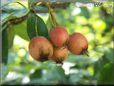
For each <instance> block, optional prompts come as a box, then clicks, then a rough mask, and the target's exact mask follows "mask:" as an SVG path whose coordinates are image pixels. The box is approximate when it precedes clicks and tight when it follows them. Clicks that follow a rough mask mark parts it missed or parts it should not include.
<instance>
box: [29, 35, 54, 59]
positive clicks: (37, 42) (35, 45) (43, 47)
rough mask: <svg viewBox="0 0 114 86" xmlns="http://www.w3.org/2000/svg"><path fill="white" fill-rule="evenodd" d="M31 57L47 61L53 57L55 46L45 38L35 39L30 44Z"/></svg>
mask: <svg viewBox="0 0 114 86" xmlns="http://www.w3.org/2000/svg"><path fill="white" fill-rule="evenodd" d="M29 52H30V55H31V56H32V57H33V58H34V59H36V60H39V61H45V60H47V59H48V58H49V57H51V56H52V55H53V46H52V45H51V43H50V42H49V41H48V40H47V39H46V38H45V37H43V36H39V37H34V38H32V40H31V41H30V44H29Z"/></svg>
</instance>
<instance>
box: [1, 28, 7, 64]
mask: <svg viewBox="0 0 114 86" xmlns="http://www.w3.org/2000/svg"><path fill="white" fill-rule="evenodd" d="M7 60H8V34H7V29H4V30H3V31H2V62H3V63H5V64H6V63H7Z"/></svg>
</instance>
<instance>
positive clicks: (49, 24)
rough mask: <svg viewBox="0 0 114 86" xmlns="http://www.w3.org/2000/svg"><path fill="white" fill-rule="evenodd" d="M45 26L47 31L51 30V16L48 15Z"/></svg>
mask: <svg viewBox="0 0 114 86" xmlns="http://www.w3.org/2000/svg"><path fill="white" fill-rule="evenodd" d="M46 25H47V28H48V31H50V30H51V28H53V24H52V19H51V16H50V15H49V17H48V20H47V22H46Z"/></svg>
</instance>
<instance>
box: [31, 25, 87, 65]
mask: <svg viewBox="0 0 114 86" xmlns="http://www.w3.org/2000/svg"><path fill="white" fill-rule="evenodd" d="M87 48H88V41H87V39H86V38H85V37H84V36H83V35H82V34H80V33H76V32H75V33H73V34H72V35H70V36H69V35H68V32H67V30H66V29H65V28H64V27H62V26H56V27H55V28H53V29H51V31H50V32H49V40H48V39H47V38H45V37H43V36H38V37H34V38H32V40H31V41H30V44H29V52H30V54H31V56H32V57H33V58H34V59H36V60H38V61H46V60H48V59H50V60H54V61H55V62H57V63H62V62H63V61H64V60H65V59H66V58H67V56H68V50H69V51H70V52H71V53H73V54H75V55H79V54H83V53H84V52H86V51H87Z"/></svg>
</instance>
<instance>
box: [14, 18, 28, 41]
mask: <svg viewBox="0 0 114 86" xmlns="http://www.w3.org/2000/svg"><path fill="white" fill-rule="evenodd" d="M12 29H14V32H15V34H17V35H19V36H20V37H21V38H23V39H25V40H29V37H28V34H27V20H25V21H23V22H21V23H19V24H17V25H13V26H12Z"/></svg>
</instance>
